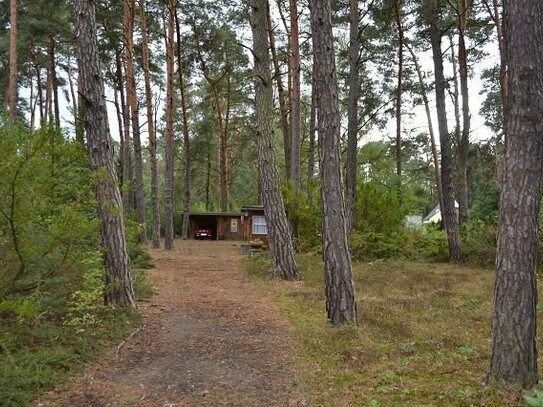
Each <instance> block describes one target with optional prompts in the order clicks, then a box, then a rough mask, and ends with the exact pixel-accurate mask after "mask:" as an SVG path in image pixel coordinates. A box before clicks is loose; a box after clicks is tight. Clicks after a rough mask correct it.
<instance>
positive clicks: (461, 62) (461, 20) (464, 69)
mask: <svg viewBox="0 0 543 407" xmlns="http://www.w3.org/2000/svg"><path fill="white" fill-rule="evenodd" d="M458 4H459V8H458V72H459V74H460V90H461V93H462V133H461V137H460V140H459V142H458V221H459V223H460V224H462V223H465V222H466V221H467V220H468V197H469V191H468V155H469V133H470V128H471V115H470V111H469V90H468V56H467V49H466V26H467V20H468V11H469V10H468V1H467V0H458Z"/></svg>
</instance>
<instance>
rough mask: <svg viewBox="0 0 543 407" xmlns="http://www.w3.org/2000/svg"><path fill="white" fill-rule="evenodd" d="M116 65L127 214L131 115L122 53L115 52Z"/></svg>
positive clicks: (123, 190)
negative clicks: (126, 93)
mask: <svg viewBox="0 0 543 407" xmlns="http://www.w3.org/2000/svg"><path fill="white" fill-rule="evenodd" d="M115 64H116V74H115V81H116V86H117V89H118V90H119V95H120V97H121V110H122V118H123V123H122V126H121V127H119V138H120V139H121V168H122V174H121V175H122V177H121V185H122V198H123V208H124V211H125V213H129V212H130V210H131V207H132V205H131V204H130V195H131V192H130V191H131V190H132V179H131V169H130V167H131V166H130V162H131V159H130V113H129V112H128V109H127V107H128V105H127V104H126V97H125V94H124V89H125V88H124V75H123V65H122V61H121V51H116V52H115Z"/></svg>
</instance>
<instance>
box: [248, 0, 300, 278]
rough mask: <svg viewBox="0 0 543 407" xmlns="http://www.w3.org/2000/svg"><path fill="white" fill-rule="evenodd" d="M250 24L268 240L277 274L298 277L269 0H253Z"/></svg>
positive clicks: (259, 151)
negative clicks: (282, 175) (277, 120)
mask: <svg viewBox="0 0 543 407" xmlns="http://www.w3.org/2000/svg"><path fill="white" fill-rule="evenodd" d="M249 4H250V24H251V29H252V33H253V54H254V60H255V66H254V73H255V75H254V76H255V108H256V110H255V112H256V129H257V130H256V143H257V148H258V164H259V175H260V177H259V179H260V184H261V186H262V202H263V203H264V215H265V217H266V224H267V225H268V241H269V244H270V251H271V255H272V262H273V274H274V276H278V277H281V278H283V279H288V280H294V279H298V278H299V275H298V266H297V265H296V261H295V260H294V247H293V244H292V238H291V236H290V230H289V226H288V221H287V216H286V214H285V208H284V205H283V197H282V195H281V184H280V180H279V172H278V171H277V161H276V157H275V150H274V136H273V128H274V123H273V82H272V78H271V73H270V64H271V63H270V62H271V61H270V55H269V54H268V45H269V43H268V33H267V32H266V0H250V3H249Z"/></svg>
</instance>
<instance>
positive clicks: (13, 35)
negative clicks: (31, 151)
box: [6, 0, 39, 119]
mask: <svg viewBox="0 0 543 407" xmlns="http://www.w3.org/2000/svg"><path fill="white" fill-rule="evenodd" d="M17 23H18V18H17V0H10V1H9V25H10V29H9V81H8V91H7V95H6V108H7V110H8V112H9V115H10V116H11V117H12V118H13V119H15V118H16V117H17V77H18V72H17V69H18V68H17ZM38 80H39V76H38Z"/></svg>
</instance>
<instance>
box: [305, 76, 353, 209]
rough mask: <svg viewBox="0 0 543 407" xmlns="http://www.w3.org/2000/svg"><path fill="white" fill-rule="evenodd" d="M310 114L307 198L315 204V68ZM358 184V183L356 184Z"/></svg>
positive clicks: (312, 80) (312, 78) (312, 79)
mask: <svg viewBox="0 0 543 407" xmlns="http://www.w3.org/2000/svg"><path fill="white" fill-rule="evenodd" d="M310 110H311V111H310V113H309V151H308V155H309V156H308V158H307V198H308V200H309V202H310V203H311V202H313V180H314V179H315V135H316V133H317V89H316V83H315V66H313V68H312V74H311V108H310ZM355 184H356V182H355Z"/></svg>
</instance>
